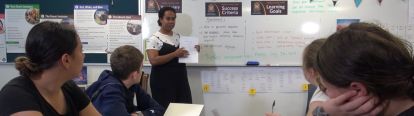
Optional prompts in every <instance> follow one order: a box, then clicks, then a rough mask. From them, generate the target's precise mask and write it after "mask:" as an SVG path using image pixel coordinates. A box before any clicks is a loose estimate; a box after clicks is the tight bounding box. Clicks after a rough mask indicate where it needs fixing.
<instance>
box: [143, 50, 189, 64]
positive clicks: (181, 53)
mask: <svg viewBox="0 0 414 116" xmlns="http://www.w3.org/2000/svg"><path fill="white" fill-rule="evenodd" d="M147 54H148V59H149V61H150V63H151V65H153V66H156V65H162V64H165V63H167V62H169V61H171V60H172V59H174V58H176V57H186V56H188V51H187V50H184V48H178V49H177V50H175V51H174V52H172V53H169V54H166V55H161V56H160V55H159V53H158V50H155V49H148V50H147Z"/></svg>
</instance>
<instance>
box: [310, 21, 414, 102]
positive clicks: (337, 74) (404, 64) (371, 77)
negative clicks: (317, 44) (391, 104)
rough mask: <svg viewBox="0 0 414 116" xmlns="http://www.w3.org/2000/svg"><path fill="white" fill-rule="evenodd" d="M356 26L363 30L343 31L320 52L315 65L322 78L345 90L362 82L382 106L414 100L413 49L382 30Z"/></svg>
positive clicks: (354, 28) (336, 34)
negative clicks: (396, 100)
mask: <svg viewBox="0 0 414 116" xmlns="http://www.w3.org/2000/svg"><path fill="white" fill-rule="evenodd" d="M353 25H354V26H360V27H361V28H356V27H352V26H351V27H347V28H345V29H343V30H340V31H338V32H336V33H334V34H333V35H331V36H329V38H328V40H327V41H326V42H325V44H324V45H323V46H322V47H321V48H320V50H319V52H318V54H317V59H316V60H315V62H316V63H315V64H316V70H317V71H318V72H319V74H320V75H321V77H322V78H323V79H324V80H325V81H327V82H329V83H331V84H333V85H335V86H337V87H342V88H345V87H349V85H350V84H351V82H360V83H362V84H363V85H365V86H366V88H367V91H368V92H369V93H370V94H373V95H375V96H378V97H379V99H380V102H382V101H384V100H386V99H392V98H398V97H410V98H411V99H414V84H413V83H414V79H413V76H414V60H413V54H412V47H411V45H410V44H409V43H408V42H407V41H404V40H402V39H399V38H397V37H395V36H393V35H392V34H390V33H389V32H387V31H385V30H383V29H382V28H380V27H378V26H375V25H372V24H370V26H366V23H360V24H353ZM363 25H365V27H363Z"/></svg>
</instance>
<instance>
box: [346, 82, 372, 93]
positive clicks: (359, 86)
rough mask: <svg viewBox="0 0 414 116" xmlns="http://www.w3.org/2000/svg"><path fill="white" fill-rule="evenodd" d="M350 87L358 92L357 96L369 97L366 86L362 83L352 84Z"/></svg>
mask: <svg viewBox="0 0 414 116" xmlns="http://www.w3.org/2000/svg"><path fill="white" fill-rule="evenodd" d="M349 87H350V89H351V90H354V91H356V92H357V95H356V96H367V95H368V91H367V88H366V86H365V85H364V84H362V83H360V82H352V83H351V85H350V86H349Z"/></svg>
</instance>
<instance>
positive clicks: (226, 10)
mask: <svg viewBox="0 0 414 116" xmlns="http://www.w3.org/2000/svg"><path fill="white" fill-rule="evenodd" d="M231 16H242V3H241V2H206V17H231Z"/></svg>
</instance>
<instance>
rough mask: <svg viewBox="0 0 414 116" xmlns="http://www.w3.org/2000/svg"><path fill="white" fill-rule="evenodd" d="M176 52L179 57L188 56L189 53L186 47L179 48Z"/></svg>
mask: <svg viewBox="0 0 414 116" xmlns="http://www.w3.org/2000/svg"><path fill="white" fill-rule="evenodd" d="M175 53H176V56H177V57H187V56H188V55H189V53H188V51H187V50H185V49H184V48H178V49H177V50H175Z"/></svg>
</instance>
